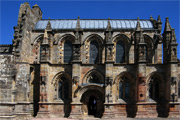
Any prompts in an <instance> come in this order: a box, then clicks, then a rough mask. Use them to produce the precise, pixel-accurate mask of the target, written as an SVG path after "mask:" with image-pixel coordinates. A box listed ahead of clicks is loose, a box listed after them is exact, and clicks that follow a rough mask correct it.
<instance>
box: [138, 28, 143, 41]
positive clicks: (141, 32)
mask: <svg viewBox="0 0 180 120" xmlns="http://www.w3.org/2000/svg"><path fill="white" fill-rule="evenodd" d="M139 43H144V36H143V31H142V30H140V41H139Z"/></svg>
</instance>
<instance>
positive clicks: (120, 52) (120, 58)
mask: <svg viewBox="0 0 180 120" xmlns="http://www.w3.org/2000/svg"><path fill="white" fill-rule="evenodd" d="M124 61H125V50H124V44H123V42H122V41H120V40H119V41H118V42H117V45H116V63H124Z"/></svg>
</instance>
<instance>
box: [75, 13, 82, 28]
mask: <svg viewBox="0 0 180 120" xmlns="http://www.w3.org/2000/svg"><path fill="white" fill-rule="evenodd" d="M76 29H77V30H80V29H81V25H80V17H79V16H78V19H77V23H76Z"/></svg>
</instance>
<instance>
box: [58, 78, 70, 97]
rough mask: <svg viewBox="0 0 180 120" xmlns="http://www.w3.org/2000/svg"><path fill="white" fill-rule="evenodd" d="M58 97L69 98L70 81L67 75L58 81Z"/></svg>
mask: <svg viewBox="0 0 180 120" xmlns="http://www.w3.org/2000/svg"><path fill="white" fill-rule="evenodd" d="M58 98H59V99H67V98H69V82H68V80H67V78H66V77H64V76H61V78H60V80H59V82H58Z"/></svg>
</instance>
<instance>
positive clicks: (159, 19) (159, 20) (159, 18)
mask: <svg viewBox="0 0 180 120" xmlns="http://www.w3.org/2000/svg"><path fill="white" fill-rule="evenodd" d="M157 22H158V23H161V17H160V15H159V16H158V19H157Z"/></svg>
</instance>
